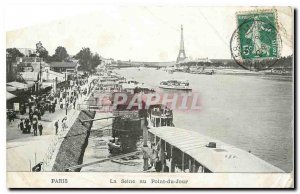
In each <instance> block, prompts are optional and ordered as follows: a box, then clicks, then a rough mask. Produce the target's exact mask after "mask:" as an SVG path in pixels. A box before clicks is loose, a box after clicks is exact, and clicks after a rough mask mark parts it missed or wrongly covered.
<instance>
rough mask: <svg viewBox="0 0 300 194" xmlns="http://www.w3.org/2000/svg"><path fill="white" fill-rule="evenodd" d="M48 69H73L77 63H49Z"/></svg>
mask: <svg viewBox="0 0 300 194" xmlns="http://www.w3.org/2000/svg"><path fill="white" fill-rule="evenodd" d="M49 65H50V67H66V68H75V67H76V66H77V65H78V63H77V62H68V61H62V62H51V63H49Z"/></svg>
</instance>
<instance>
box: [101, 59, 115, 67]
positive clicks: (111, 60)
mask: <svg viewBox="0 0 300 194" xmlns="http://www.w3.org/2000/svg"><path fill="white" fill-rule="evenodd" d="M113 61H114V59H112V58H109V59H106V58H103V57H101V65H105V66H106V65H111V64H112V63H113Z"/></svg>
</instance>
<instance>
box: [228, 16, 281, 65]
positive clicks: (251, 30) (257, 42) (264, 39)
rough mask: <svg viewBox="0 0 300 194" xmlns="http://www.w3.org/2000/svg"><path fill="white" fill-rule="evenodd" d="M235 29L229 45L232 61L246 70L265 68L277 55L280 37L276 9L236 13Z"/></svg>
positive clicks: (274, 61) (275, 59)
mask: <svg viewBox="0 0 300 194" xmlns="http://www.w3.org/2000/svg"><path fill="white" fill-rule="evenodd" d="M236 20H237V26H238V27H237V29H236V30H235V31H234V33H233V35H232V37H231V41H230V49H231V55H232V57H233V59H234V60H235V62H236V63H237V64H238V65H240V66H241V67H243V68H244V69H248V70H256V71H260V70H265V69H268V68H270V67H272V66H273V65H274V64H275V63H276V62H277V59H278V58H279V57H280V48H281V38H280V35H279V33H278V30H277V26H278V25H277V14H276V10H257V11H252V12H239V13H237V14H236Z"/></svg>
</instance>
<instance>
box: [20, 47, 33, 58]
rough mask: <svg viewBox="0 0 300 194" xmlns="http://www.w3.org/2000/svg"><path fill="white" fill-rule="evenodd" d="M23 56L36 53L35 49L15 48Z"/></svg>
mask: <svg viewBox="0 0 300 194" xmlns="http://www.w3.org/2000/svg"><path fill="white" fill-rule="evenodd" d="M17 49H18V50H19V51H20V52H21V53H23V55H25V57H29V56H30V55H31V54H36V50H35V49H32V48H17Z"/></svg>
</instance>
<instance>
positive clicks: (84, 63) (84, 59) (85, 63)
mask: <svg viewBox="0 0 300 194" xmlns="http://www.w3.org/2000/svg"><path fill="white" fill-rule="evenodd" d="M92 57H93V54H92V52H91V50H90V48H82V49H81V50H80V51H79V53H77V54H76V55H75V59H78V60H79V64H80V68H81V69H82V70H85V71H91V60H92Z"/></svg>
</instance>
